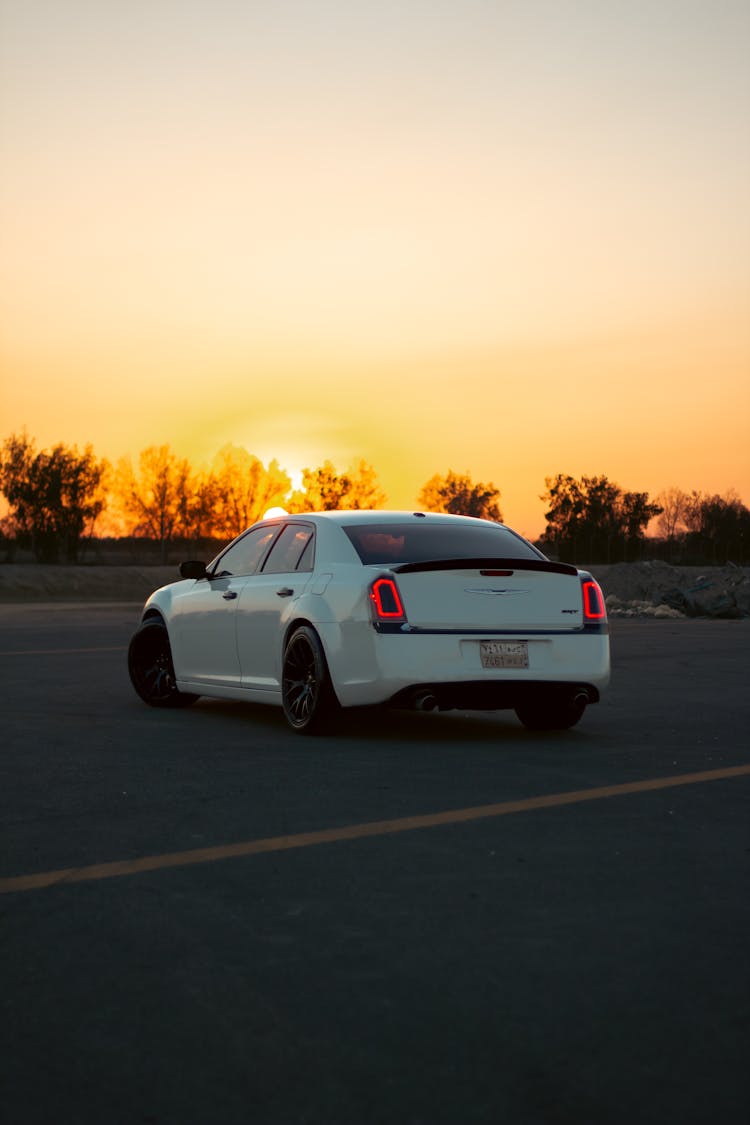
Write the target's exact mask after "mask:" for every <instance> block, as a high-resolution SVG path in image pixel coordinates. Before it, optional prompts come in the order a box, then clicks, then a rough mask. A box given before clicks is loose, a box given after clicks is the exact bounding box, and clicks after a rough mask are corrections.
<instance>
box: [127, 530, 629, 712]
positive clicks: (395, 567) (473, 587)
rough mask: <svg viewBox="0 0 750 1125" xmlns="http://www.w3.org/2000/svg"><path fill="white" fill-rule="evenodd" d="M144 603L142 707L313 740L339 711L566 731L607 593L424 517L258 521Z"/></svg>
mask: <svg viewBox="0 0 750 1125" xmlns="http://www.w3.org/2000/svg"><path fill="white" fill-rule="evenodd" d="M180 573H181V575H182V579H181V581H177V582H174V583H172V584H170V585H167V586H163V587H162V588H161V589H159V590H156V591H155V593H153V594H152V595H151V597H150V598H149V599H148V601H147V602H146V604H145V607H144V609H143V615H142V620H141V623H140V625H139V627H138V629H137V630H136V632H135V634H134V636H133V638H132V640H131V642H130V648H129V653H128V664H129V670H130V676H131V679H132V682H133V685H134V687H135V690H136V691H137V693H138V694H139V696H140V697H141V698H142V699H144V700H145V701H146V703H149V704H151V705H152V706H155V707H181V706H187V705H189V704H190V703H193V702H194V701H195V700H196V699H197V698H198V697H199V696H202V695H203V696H212V697H218V698H224V699H239V700H247V701H252V702H257V703H269V704H275V705H277V706H280V707H282V708H283V710H284V714H285V716H286V719H287V721H288V722H289V724H290V726H291V727H292V728H293V729H294V730H296V731H300V732H304V733H312V732H315V731H320V730H322V729H324V728H325V727H327V726H328V725H329V723H330V722H331V720H332V719H333V718H334V717H335V715H336V714H337V713H338V712H339V711H340V709H341V708H355V707H367V706H374V705H388V706H391V707H407V708H415V709H417V710H424V711H428V710H448V709H451V708H460V709H462V710H474V709H477V710H498V709H502V708H510V709H513V710H515V712H516V714H517V716H518V718H519V719H520V720H521V722H522V723H523V724H524V725H525V726H527V727H529V728H532V729H533V728H536V729H546V730H554V729H565V728H568V727H571V726H573V725H574V724H575V723H577V722H578V720H579V719H580V718H581V716H582V715H583V714H584V711H585V710H586V707H587V706H588V705H589V704H592V703H596V702H597V701H598V700H599V696H600V693H601V691H602V690H603V689H604V688H605V687H606V685H607V683H608V680H609V636H608V625H607V616H606V609H605V605H604V599H603V596H602V592H601V590H600V588H599V586H598V585H597V583H596V582H595V581H594V579H593V578H592V577H591V575H590V574H588V573H586V572H585V571H581V570H578V569H576V568H575V567H573V566H569V565H567V564H565V563H558V562H551V561H550V560H549V559H547V558H546V557H545V556H544V555H543V554H542V553H541V552H540V551H539V550H537V548H536V547H534V546H533V545H532V544H531V543H529V542H528V541H527V540H525V539H524V538H523V537H522V536H520V535H518V534H517V533H516V532H514V531H512V530H511V529H510V528H509V527H507V526H505V525H503V524H498V523H494V522H491V521H489V520H481V519H472V518H469V517H465V516H452V515H442V514H436V513H431V512H385V511H340V512H318V513H311V514H305V515H294V516H280V517H276V518H273V519H264V520H261V521H260V522H259V523H256V524H255V525H254V526H253V527H251V528H249V529H248V530H247V531H245V532H244V533H243V534H242V535H239V536H238V537H237V538H236V539H235V540H234V541H233V542H231V543H230V544H229V545H228V546H227V547H225V548H224V550H222V551H221V553H220V554H219V555H217V557H216V558H215V559H214V560H213V561H212V562H210V563H208V564H205V563H203V562H195V561H193V562H185V563H183V564H182V566H181V568H180Z"/></svg>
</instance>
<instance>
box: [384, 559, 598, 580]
mask: <svg viewBox="0 0 750 1125" xmlns="http://www.w3.org/2000/svg"><path fill="white" fill-rule="evenodd" d="M389 570H390V571H391V572H392V573H393V574H414V573H415V572H416V571H419V570H492V571H498V570H506V571H513V570H536V571H543V572H546V573H547V574H569V575H570V576H571V577H573V578H577V577H578V570H577V569H576V567H574V566H571V565H570V564H569V563H559V562H550V561H549V559H505V558H502V559H496V558H495V559H486V558H484V559H429V560H427V561H426V562H412V563H397V564H396V566H392V567H389Z"/></svg>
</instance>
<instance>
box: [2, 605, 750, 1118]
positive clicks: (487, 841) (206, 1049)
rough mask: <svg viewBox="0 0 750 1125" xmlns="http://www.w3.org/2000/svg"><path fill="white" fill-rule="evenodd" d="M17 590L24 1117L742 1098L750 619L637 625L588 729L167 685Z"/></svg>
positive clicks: (110, 635)
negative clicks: (319, 704) (331, 715)
mask: <svg viewBox="0 0 750 1125" xmlns="http://www.w3.org/2000/svg"><path fill="white" fill-rule="evenodd" d="M137 620H138V607H137V606H132V605H100V606H96V607H94V606H71V605H65V606H62V605H57V606H55V605H49V606H45V605H33V606H31V605H29V606H8V605H5V606H0V706H1V709H0V715H2V718H1V719H0V723H1V724H2V726H1V733H0V966H1V967H0V977H1V978H2V981H1V983H2V989H1V990H0V997H1V998H2V999H1V1000H0V1003H1V1004H2V1017H3V1018H2V1031H0V1120H1V1121H2V1122H3V1125H6V1123H7V1125H27V1123H28V1125H30V1123H39V1125H42V1123H45V1125H46V1123H50V1125H52V1123H53V1122H54V1123H55V1125H65V1123H67V1122H70V1123H76V1125H89V1123H91V1125H100V1123H110V1122H112V1123H122V1125H130V1123H136V1122H156V1123H160V1125H173V1123H174V1125H178V1123H180V1125H191V1123H196V1125H197V1123H212V1122H217V1123H227V1125H234V1123H237V1125H239V1123H245V1122H247V1123H257V1125H277V1123H278V1125H357V1123H360V1122H361V1123H363V1125H365V1123H373V1125H375V1123H378V1125H430V1123H433V1122H434V1123H439V1122H445V1123H454V1122H455V1123H467V1125H469V1123H473V1122H492V1123H496V1122H497V1123H500V1122H502V1123H505V1122H507V1123H510V1125H558V1123H559V1125H567V1123H570V1125H573V1123H575V1125H586V1123H589V1122H591V1123H592V1125H593V1123H597V1125H606V1123H609V1122H612V1123H616V1125H617V1123H620V1122H622V1123H623V1125H624V1123H626V1122H627V1125H632V1123H633V1122H639V1123H641V1125H643V1123H652V1122H653V1123H654V1125H655V1123H659V1125H664V1123H671V1122H675V1123H681V1125H690V1123H696V1125H697V1123H703V1122H705V1123H707V1125H708V1123H709V1122H710V1123H711V1125H735V1123H737V1125H740V1123H741V1125H746V1123H747V1121H748V1119H750V1078H749V1077H748V1065H747V1060H748V1058H749V1057H750V967H749V960H748V955H747V949H748V936H749V935H748V921H749V916H750V906H749V902H750V897H749V896H748V890H749V889H750V881H749V880H748V872H749V870H750V827H749V820H748V808H749V804H750V802H749V801H748V798H749V796H750V747H749V746H748V733H747V732H748V718H749V717H750V693H748V689H747V683H748V669H749V667H750V660H749V657H750V621H746V620H742V621H726V622H719V621H687V620H686V621H653V620H651V621H616V622H614V623H613V625H612V649H613V681H612V687H611V689H610V691H609V692H608V693H607V695H606V696H605V697H604V699H603V700H602V702H601V703H600V704H599V705H597V706H595V707H592V708H590V709H589V711H588V713H587V714H586V715H585V717H584V719H583V720H582V722H581V724H580V725H579V726H578V727H577V728H575V729H574V730H572V731H569V732H564V733H562V734H556V735H548V734H532V733H529V732H527V731H525V730H524V729H523V728H522V727H521V725H520V724H519V723H518V721H517V720H516V718H515V716H514V715H513V714H512V713H511V712H497V713H493V714H485V715H483V714H469V713H460V714H459V713H447V714H424V715H418V714H401V713H398V714H396V713H385V714H374V713H372V712H366V713H362V714H359V713H356V714H354V713H353V714H352V715H350V716H349V717H348V718H347V720H346V722H345V723H344V724H343V727H342V729H341V731H340V732H339V734H338V735H337V736H336V737H335V738H334V737H326V738H316V739H311V738H303V737H300V736H297V735H294V734H293V733H292V732H290V731H289V730H288V729H287V728H286V726H285V723H284V721H283V717H282V715H281V712H280V711H276V710H274V709H268V708H261V707H254V706H251V705H248V704H240V703H225V702H218V701H209V700H201V701H200V702H199V703H198V704H197V705H196V706H195V707H193V708H190V709H188V710H185V711H175V712H169V711H157V710H152V709H150V708H148V707H146V706H145V705H144V704H142V703H141V702H140V700H139V699H138V698H137V697H136V696H135V694H134V692H133V691H132V689H131V687H130V684H129V682H128V678H127V670H126V667H125V647H126V644H127V639H128V636H129V634H130V632H131V631H132V629H133V628H134V626H135V624H136V623H137Z"/></svg>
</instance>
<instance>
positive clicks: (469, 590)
mask: <svg viewBox="0 0 750 1125" xmlns="http://www.w3.org/2000/svg"><path fill="white" fill-rule="evenodd" d="M464 593H465V594H530V593H531V591H530V590H519V589H518V587H515V586H514V587H513V588H512V589H509V588H508V587H501V586H465V587H464Z"/></svg>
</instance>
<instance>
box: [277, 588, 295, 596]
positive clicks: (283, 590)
mask: <svg viewBox="0 0 750 1125" xmlns="http://www.w3.org/2000/svg"><path fill="white" fill-rule="evenodd" d="M293 593H294V590H293V589H292V588H291V586H282V587H281V589H280V590H277V591H276V595H277V597H279V598H291V596H292V594H293Z"/></svg>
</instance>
